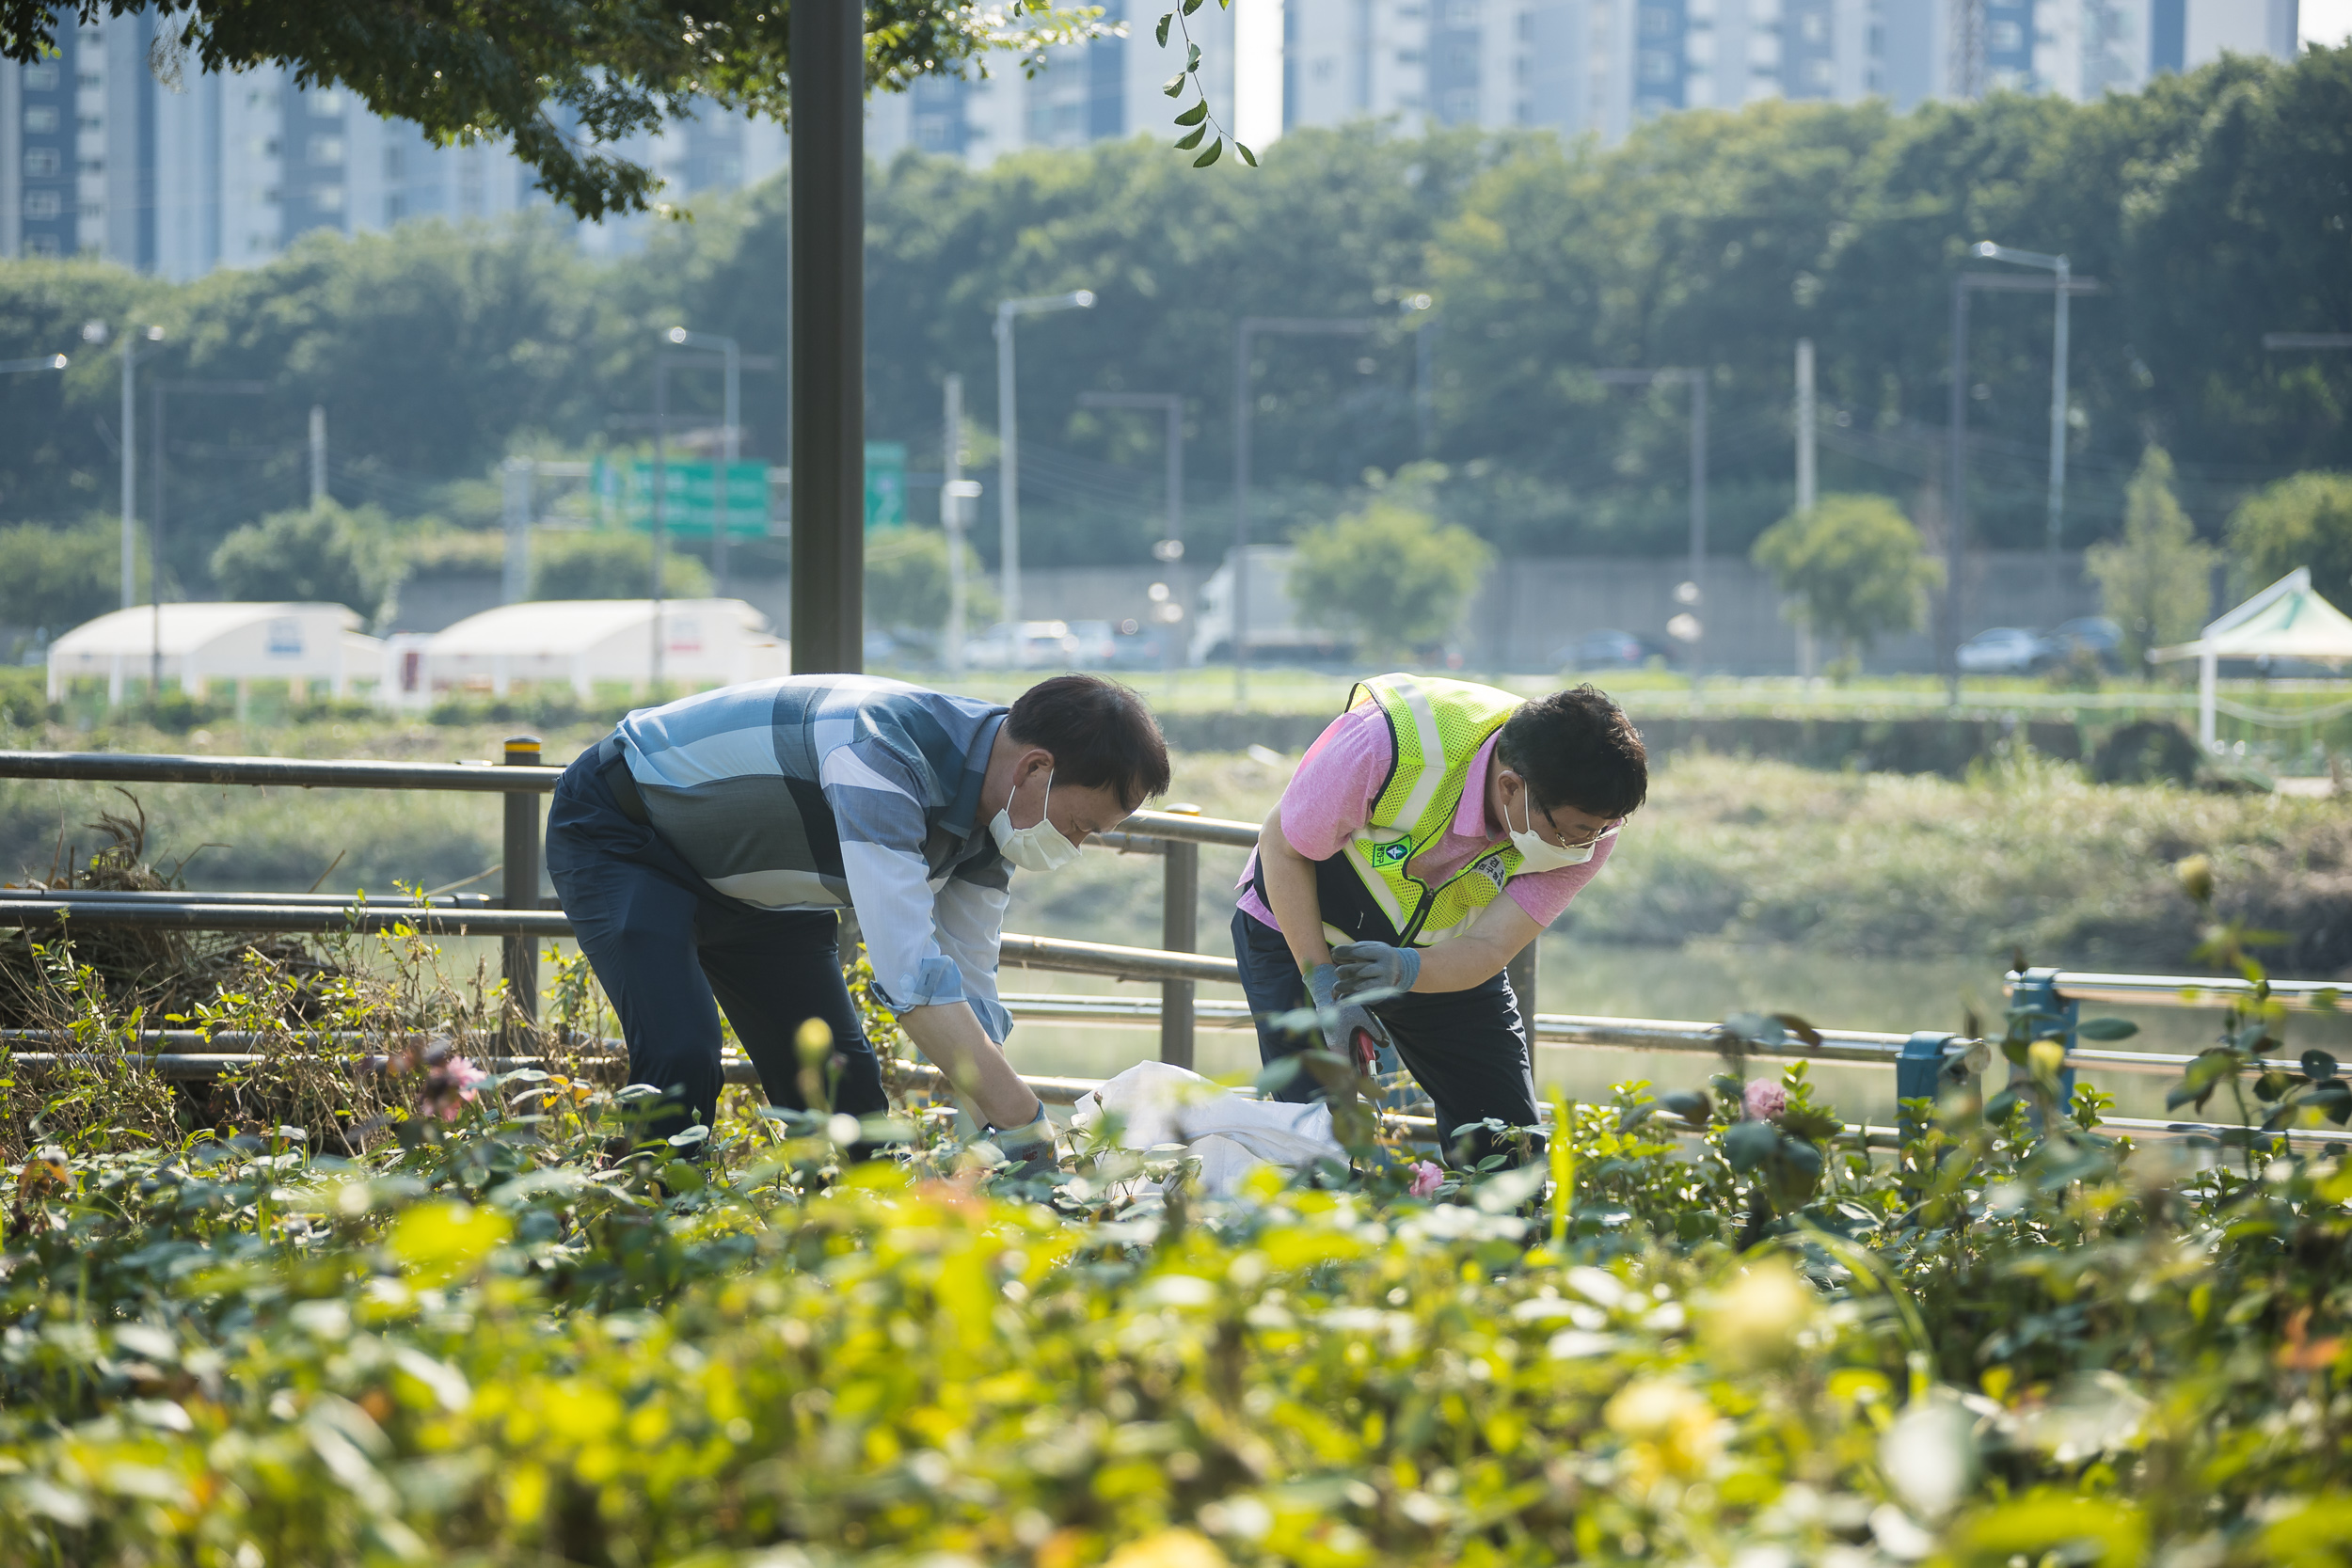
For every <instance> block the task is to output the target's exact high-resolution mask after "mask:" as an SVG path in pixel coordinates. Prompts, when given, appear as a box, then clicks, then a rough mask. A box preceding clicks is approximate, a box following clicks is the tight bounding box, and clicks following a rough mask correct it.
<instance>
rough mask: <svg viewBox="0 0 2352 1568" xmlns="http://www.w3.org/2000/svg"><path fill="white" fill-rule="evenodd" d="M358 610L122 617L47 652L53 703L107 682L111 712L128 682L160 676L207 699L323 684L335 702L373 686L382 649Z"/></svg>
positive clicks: (116, 614)
mask: <svg viewBox="0 0 2352 1568" xmlns="http://www.w3.org/2000/svg"><path fill="white" fill-rule="evenodd" d="M359 626H360V618H359V614H358V611H357V610H351V609H349V608H348V607H346V606H343V605H339V604H167V605H161V606H152V605H141V606H139V607H138V608H136V609H134V610H113V611H110V612H109V613H107V614H104V615H101V616H100V617H98V619H97V620H95V621H85V622H84V623H82V625H80V626H76V627H74V628H73V629H72V631H70V632H67V633H66V634H65V635H64V636H63V637H60V638H58V639H57V640H56V641H55V642H52V643H51V644H50V645H49V700H50V701H51V702H53V703H54V702H57V701H60V700H62V699H63V697H64V696H65V693H66V689H67V687H68V686H69V685H70V684H71V683H72V682H73V681H76V680H83V679H88V678H90V677H93V676H96V677H103V679H104V680H105V682H106V702H107V705H109V706H113V705H118V704H119V703H120V702H121V701H122V690H123V683H124V682H125V681H126V680H137V681H144V680H146V679H147V678H148V676H149V674H150V673H151V672H152V671H155V670H156V668H157V664H158V661H159V657H160V665H161V672H160V673H161V674H162V677H163V679H164V680H166V681H177V682H179V683H180V689H182V690H183V691H185V692H187V693H188V694H189V695H190V696H192V697H199V698H200V697H202V696H204V695H205V694H206V691H207V689H208V688H209V686H210V685H211V684H212V683H213V682H215V681H229V682H231V683H233V684H235V685H236V686H237V687H238V689H239V690H240V692H241V693H242V691H243V689H244V688H245V685H246V682H248V681H254V680H282V681H286V682H289V683H290V684H291V685H292V686H293V687H294V689H302V688H305V687H308V686H310V685H312V684H315V683H317V682H322V681H323V682H325V683H326V685H327V687H328V688H329V689H331V690H332V691H333V692H334V694H335V695H336V696H338V697H341V696H342V695H343V694H344V693H345V692H347V691H348V690H349V689H351V686H352V683H353V682H355V681H359V680H373V679H374V678H375V677H376V674H377V673H378V671H379V670H380V669H381V667H382V664H383V648H384V644H383V643H382V642H380V641H377V640H376V639H375V638H373V637H369V636H367V635H366V634H365V633H363V632H361V631H360V630H359V629H358V628H359Z"/></svg>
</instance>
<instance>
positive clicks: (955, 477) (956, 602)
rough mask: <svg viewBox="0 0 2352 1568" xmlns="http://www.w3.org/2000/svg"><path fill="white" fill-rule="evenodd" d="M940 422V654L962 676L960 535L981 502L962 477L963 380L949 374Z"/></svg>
mask: <svg viewBox="0 0 2352 1568" xmlns="http://www.w3.org/2000/svg"><path fill="white" fill-rule="evenodd" d="M942 391H943V394H944V406H943V407H942V408H941V410H940V418H941V422H942V423H943V424H945V425H946V438H945V452H944V455H943V457H942V460H941V463H940V468H941V474H940V484H939V527H940V531H942V532H944V533H945V534H946V535H947V631H946V637H945V639H944V640H943V641H945V642H946V647H944V648H942V649H941V650H940V653H941V655H942V656H943V658H944V660H945V662H946V666H947V671H948V673H950V674H961V673H963V637H964V627H963V613H964V586H963V534H964V531H965V530H966V529H968V528H970V527H971V526H972V510H973V509H972V503H973V502H974V501H977V500H978V499H980V486H979V482H978V481H977V480H970V479H966V478H964V477H963V377H961V376H960V375H957V374H955V373H954V372H949V373H948V376H947V380H946V386H945V387H944V388H942Z"/></svg>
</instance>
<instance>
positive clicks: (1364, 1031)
mask: <svg viewBox="0 0 2352 1568" xmlns="http://www.w3.org/2000/svg"><path fill="white" fill-rule="evenodd" d="M1339 981H1340V971H1339V966H1338V965H1337V964H1317V965H1315V966H1314V967H1313V968H1312V969H1311V970H1309V971H1308V972H1307V990H1308V993H1309V994H1310V995H1311V996H1313V998H1314V999H1315V1013H1316V1020H1315V1022H1317V1023H1318V1024H1320V1025H1321V1026H1322V1029H1323V1042H1324V1045H1325V1047H1326V1049H1327V1050H1329V1051H1331V1052H1333V1053H1337V1054H1339V1055H1341V1056H1343V1057H1345V1058H1347V1059H1348V1060H1349V1061H1352V1062H1354V1063H1355V1064H1356V1067H1357V1069H1358V1070H1359V1071H1362V1072H1370V1071H1371V1070H1372V1069H1373V1066H1374V1064H1375V1062H1377V1061H1378V1060H1379V1057H1380V1049H1381V1047H1383V1046H1386V1045H1390V1044H1392V1043H1393V1042H1392V1041H1391V1039H1390V1038H1389V1026H1388V1025H1387V1024H1385V1023H1383V1022H1380V1021H1379V1019H1377V1018H1375V1016H1373V1011H1372V1009H1371V1008H1370V1007H1367V1006H1364V1005H1363V1004H1362V1003H1360V1002H1346V1001H1343V1000H1341V999H1340V997H1339V995H1338V988H1339Z"/></svg>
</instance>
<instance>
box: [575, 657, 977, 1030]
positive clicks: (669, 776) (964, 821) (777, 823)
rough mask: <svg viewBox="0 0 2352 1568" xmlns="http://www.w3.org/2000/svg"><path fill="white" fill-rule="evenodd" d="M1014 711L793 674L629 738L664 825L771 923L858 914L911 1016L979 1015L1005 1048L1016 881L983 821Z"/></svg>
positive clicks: (889, 986)
mask: <svg viewBox="0 0 2352 1568" xmlns="http://www.w3.org/2000/svg"><path fill="white" fill-rule="evenodd" d="M1006 711H1007V710H1006V709H1005V708H1004V707H1002V706H1000V705H996V704H993V703H984V702H980V701H978V700H977V699H976V698H970V697H950V696H947V695H946V694H944V693H942V692H937V691H927V690H925V689H922V688H921V687H916V686H908V685H906V684H904V683H903V682H900V681H888V680H878V679H875V678H872V677H870V676H866V675H786V676H782V677H780V678H778V679H775V680H765V681H754V682H751V683H749V684H747V685H743V686H730V687H725V688H723V689H720V690H717V691H707V692H704V693H702V694H701V695H699V696H694V697H688V698H684V699H682V700H681V701H678V702H675V703H671V704H668V705H665V706H662V707H656V708H642V709H640V710H638V711H637V712H635V713H632V714H630V715H629V716H628V718H626V719H624V720H622V721H621V724H620V732H619V733H620V737H621V741H622V748H623V753H624V755H625V756H626V757H627V758H628V772H629V777H630V778H632V779H634V780H635V781H636V782H637V788H638V791H639V793H641V794H642V795H644V798H645V811H646V814H647V815H648V816H650V817H651V818H652V819H653V826H654V828H655V830H656V831H657V832H660V834H661V836H662V837H663V838H664V839H665V840H667V841H668V842H669V844H670V846H671V847H673V848H675V850H677V852H678V853H679V855H680V856H682V857H683V858H684V859H685V861H686V863H688V864H689V865H691V866H692V867H693V868H694V869H695V871H697V872H699V873H700V874H701V875H702V877H703V879H704V880H706V881H707V882H708V883H709V884H710V885H711V886H712V887H714V888H716V889H717V890H718V891H719V892H721V893H723V894H725V895H727V896H729V897H732V898H739V899H741V900H742V901H743V902H744V903H746V904H750V905H753V906H755V907H756V908H759V909H763V910H837V909H840V908H843V907H844V906H848V907H850V908H852V909H854V910H855V911H857V918H858V927H859V929H860V931H861V933H862V934H863V935H864V937H865V939H866V957H867V958H869V959H870V960H871V961H872V963H873V966H874V990H875V994H876V995H877V996H879V997H880V998H881V999H882V1002H883V1003H884V1004H885V1005H886V1006H889V1007H891V1008H892V1009H893V1010H894V1011H904V1010H905V1009H907V1008H909V1007H926V1006H937V1005H939V1004H941V1003H946V1002H966V1003H969V1004H970V1005H971V1006H972V1010H973V1012H974V1013H976V1014H977V1015H978V1017H979V1021H980V1026H981V1027H982V1028H983V1029H985V1030H986V1031H987V1032H988V1036H989V1037H990V1038H991V1039H993V1040H996V1041H998V1042H1000V1043H1001V1042H1002V1041H1003V1039H1004V1038H1005V1037H1006V1035H1007V1034H1008V1033H1009V1031H1010V1030H1011V1028H1012V1019H1011V1017H1010V1015H1009V1014H1008V1013H1007V1012H1006V1011H1005V1008H1004V1005H1003V1004H1002V1003H1001V1002H999V1001H998V1000H997V998H996V949H997V943H998V942H999V941H1000V940H1001V939H1002V937H1003V935H1004V929H1005V904H1006V901H1007V898H1008V895H1009V888H1010V882H1011V877H1010V871H1009V867H1008V866H1007V864H1006V863H1005V860H1004V857H1003V856H1002V855H1001V854H1000V853H999V852H998V850H997V848H996V843H995V840H994V838H993V837H992V836H991V834H990V833H989V831H988V826H987V824H985V823H983V822H980V821H978V820H977V817H978V815H979V804H980V782H981V779H982V778H983V776H984V775H985V774H986V772H987V770H988V754H989V749H990V747H991V746H992V745H993V743H994V741H995V739H996V731H997V729H998V727H999V726H1000V725H1002V724H1003V723H1004V721H1005V714H1006Z"/></svg>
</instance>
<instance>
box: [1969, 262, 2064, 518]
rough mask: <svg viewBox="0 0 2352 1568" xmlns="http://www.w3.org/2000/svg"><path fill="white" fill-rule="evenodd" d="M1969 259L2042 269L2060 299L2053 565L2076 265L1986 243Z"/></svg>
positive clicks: (2053, 393)
mask: <svg viewBox="0 0 2352 1568" xmlns="http://www.w3.org/2000/svg"><path fill="white" fill-rule="evenodd" d="M1968 254H1969V255H1971V256H1976V257H1980V258H1983V259H1984V260H1987V261H2009V262H2012V263H2014V264H2015V265H2017V266H2021V267H2041V268H2043V269H2044V270H2046V271H2047V272H2049V273H2050V275H2051V281H2050V288H2051V290H2052V292H2053V293H2055V294H2056V295H2057V299H2058V306H2057V309H2056V311H2055V317H2056V319H2055V320H2054V322H2053V323H2052V325H2051V334H2050V500H2049V522H2048V525H2047V528H2046V535H2047V537H2046V539H2045V541H2044V544H2045V547H2046V548H2047V549H2048V550H2049V552H2050V559H2051V562H2052V564H2054V565H2055V564H2056V563H2057V561H2058V535H2059V531H2060V529H2061V527H2062V526H2063V521H2064V518H2065V515H2066V344H2067V331H2068V328H2067V318H2068V309H2067V308H2068V306H2069V304H2070V303H2071V302H2072V301H2073V299H2074V288H2073V287H2072V284H2073V282H2074V263H2073V262H2071V261H2068V260H2067V259H2066V258H2065V257H2063V256H2045V255H2043V254H2042V253H2041V252H2040V251H2036V250H2016V249H2012V248H2011V247H2010V246H2008V245H1994V243H1993V242H1992V241H1990V240H1987V241H1985V242H1984V243H1982V244H1981V245H1977V246H1975V247H1974V248H1972V249H1971V250H1970V251H1969V252H1968Z"/></svg>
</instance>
